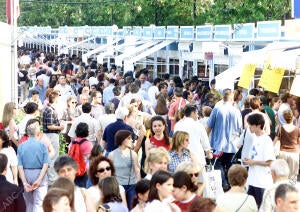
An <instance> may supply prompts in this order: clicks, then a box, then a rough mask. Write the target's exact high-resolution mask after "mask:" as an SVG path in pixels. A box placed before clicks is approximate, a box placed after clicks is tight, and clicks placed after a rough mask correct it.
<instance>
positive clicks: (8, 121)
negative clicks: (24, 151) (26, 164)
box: [2, 102, 19, 150]
mask: <svg viewBox="0 0 300 212" xmlns="http://www.w3.org/2000/svg"><path fill="white" fill-rule="evenodd" d="M17 109H18V108H17V105H16V104H15V103H14V102H8V103H6V104H5V105H4V109H3V114H2V125H3V128H4V129H5V131H6V132H7V135H8V137H9V140H11V141H12V145H13V148H14V149H15V150H16V149H17V146H18V145H19V144H18V139H19V135H18V127H17V124H16V122H15V120H14V118H15V116H16V115H17Z"/></svg>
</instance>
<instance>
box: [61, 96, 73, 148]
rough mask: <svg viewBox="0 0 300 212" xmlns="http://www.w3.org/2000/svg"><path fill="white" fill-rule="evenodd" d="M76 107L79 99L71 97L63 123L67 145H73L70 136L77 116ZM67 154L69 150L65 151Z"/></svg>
mask: <svg viewBox="0 0 300 212" xmlns="http://www.w3.org/2000/svg"><path fill="white" fill-rule="evenodd" d="M76 106H77V97H76V96H70V97H69V98H68V100H67V108H66V109H64V111H63V114H62V118H61V120H60V121H61V122H62V124H63V125H64V127H65V128H64V130H63V131H62V134H63V135H64V137H65V140H66V143H67V144H68V145H69V144H70V143H71V138H70V136H68V133H69V130H70V128H71V126H72V123H73V120H74V119H75V115H76ZM65 151H66V152H67V148H66V150H65Z"/></svg>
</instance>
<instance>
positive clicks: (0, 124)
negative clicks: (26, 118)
mask: <svg viewBox="0 0 300 212" xmlns="http://www.w3.org/2000/svg"><path fill="white" fill-rule="evenodd" d="M0 130H4V127H3V124H2V123H1V122H0Z"/></svg>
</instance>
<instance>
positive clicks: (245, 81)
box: [238, 64, 256, 89]
mask: <svg viewBox="0 0 300 212" xmlns="http://www.w3.org/2000/svg"><path fill="white" fill-rule="evenodd" d="M255 68H256V65H255V64H246V65H245V66H244V68H243V72H242V75H241V78H240V80H239V83H238V86H239V87H242V88H246V89H248V88H249V86H250V83H251V80H252V77H253V75H254V72H255Z"/></svg>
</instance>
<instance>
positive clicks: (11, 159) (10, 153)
mask: <svg viewBox="0 0 300 212" xmlns="http://www.w3.org/2000/svg"><path fill="white" fill-rule="evenodd" d="M0 153H2V154H4V155H6V157H7V159H8V160H7V172H6V175H5V177H6V180H7V181H8V182H10V183H13V182H14V177H13V173H12V170H11V167H12V166H17V165H18V159H17V155H16V152H15V150H14V149H13V148H12V147H11V146H10V147H7V148H3V149H1V150H0Z"/></svg>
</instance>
